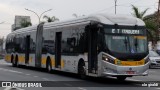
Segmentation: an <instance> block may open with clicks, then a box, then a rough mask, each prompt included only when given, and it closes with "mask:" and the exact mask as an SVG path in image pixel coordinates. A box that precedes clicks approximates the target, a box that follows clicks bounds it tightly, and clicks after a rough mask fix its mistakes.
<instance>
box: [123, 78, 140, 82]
mask: <svg viewBox="0 0 160 90" xmlns="http://www.w3.org/2000/svg"><path fill="white" fill-rule="evenodd" d="M126 80H130V81H142V80H136V79H131V78H127V79H126Z"/></svg>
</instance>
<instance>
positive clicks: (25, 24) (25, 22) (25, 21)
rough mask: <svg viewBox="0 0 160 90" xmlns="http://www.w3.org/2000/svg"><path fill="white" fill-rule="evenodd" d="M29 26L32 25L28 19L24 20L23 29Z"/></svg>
mask: <svg viewBox="0 0 160 90" xmlns="http://www.w3.org/2000/svg"><path fill="white" fill-rule="evenodd" d="M28 26H32V23H31V22H28V21H27V20H26V19H23V20H22V21H21V28H24V27H28Z"/></svg>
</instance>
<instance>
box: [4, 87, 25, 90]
mask: <svg viewBox="0 0 160 90" xmlns="http://www.w3.org/2000/svg"><path fill="white" fill-rule="evenodd" d="M4 90H25V89H21V88H12V87H6V88H5V89H4Z"/></svg>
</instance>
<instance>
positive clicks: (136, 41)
mask: <svg viewBox="0 0 160 90" xmlns="http://www.w3.org/2000/svg"><path fill="white" fill-rule="evenodd" d="M134 46H135V47H136V51H137V48H138V40H137V38H136V39H135V43H134Z"/></svg>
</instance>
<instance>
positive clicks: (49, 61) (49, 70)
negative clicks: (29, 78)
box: [46, 59, 52, 73]
mask: <svg viewBox="0 0 160 90" xmlns="http://www.w3.org/2000/svg"><path fill="white" fill-rule="evenodd" d="M46 70H47V72H49V73H51V71H52V65H51V60H50V59H48V60H47V65H46Z"/></svg>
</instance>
